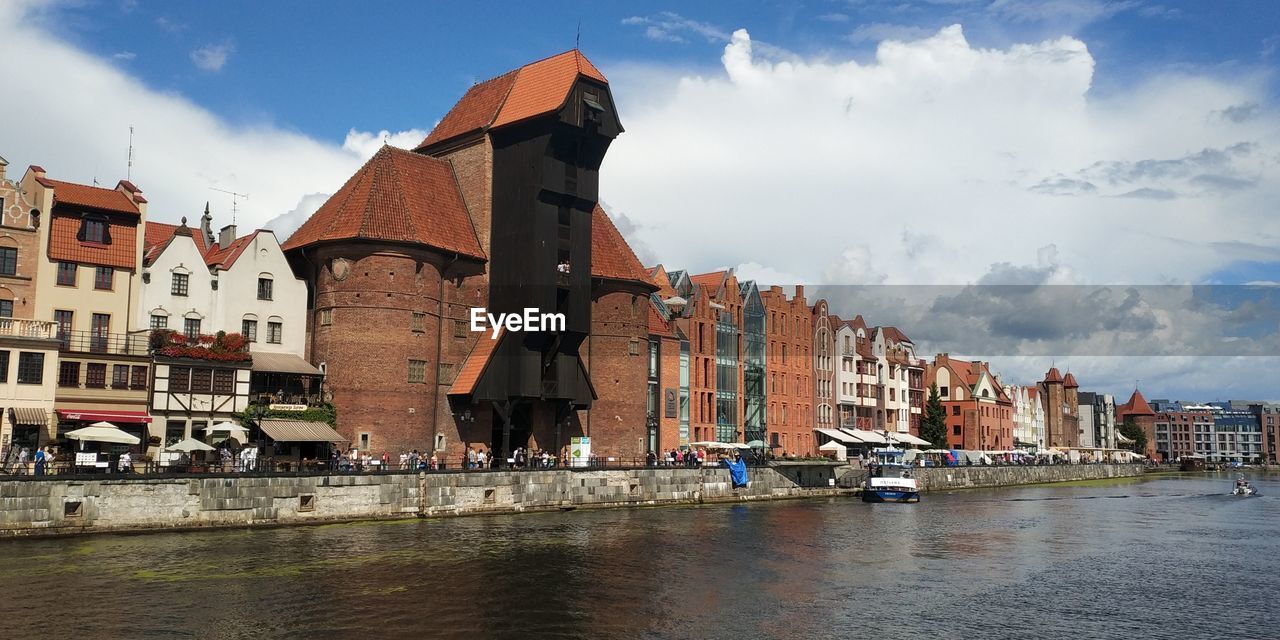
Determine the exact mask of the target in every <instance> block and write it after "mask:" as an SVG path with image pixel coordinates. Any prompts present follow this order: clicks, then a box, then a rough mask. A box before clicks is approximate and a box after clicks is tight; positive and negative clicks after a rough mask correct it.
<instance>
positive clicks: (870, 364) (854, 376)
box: [836, 315, 882, 431]
mask: <svg viewBox="0 0 1280 640" xmlns="http://www.w3.org/2000/svg"><path fill="white" fill-rule="evenodd" d="M836 346H837V348H838V349H839V357H840V366H839V367H838V369H837V370H836V404H837V406H838V408H839V411H840V425H839V426H840V427H841V428H846V429H862V430H866V431H872V430H875V429H878V428H880V427H879V426H878V424H879V422H878V419H877V411H878V410H882V409H881V408H880V374H879V369H880V367H879V364H880V363H879V359H878V358H877V357H876V352H875V348H874V346H873V345H872V337H871V330H870V329H868V328H867V323H866V321H865V320H863V319H862V316H860V315H858V316H854V318H853V319H852V320H845V321H844V322H841V323H840V326H839V327H838V328H837V329H836Z"/></svg>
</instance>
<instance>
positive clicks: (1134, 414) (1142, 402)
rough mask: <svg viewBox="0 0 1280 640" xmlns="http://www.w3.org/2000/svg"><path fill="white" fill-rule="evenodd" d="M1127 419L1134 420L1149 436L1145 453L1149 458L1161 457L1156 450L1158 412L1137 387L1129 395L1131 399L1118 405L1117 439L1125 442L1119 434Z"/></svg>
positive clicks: (1120, 442)
mask: <svg viewBox="0 0 1280 640" xmlns="http://www.w3.org/2000/svg"><path fill="white" fill-rule="evenodd" d="M1126 420H1132V421H1133V423H1134V424H1135V425H1137V427H1138V428H1140V429H1142V431H1143V433H1145V434H1146V436H1147V449H1146V451H1144V452H1143V453H1144V455H1146V456H1147V457H1148V458H1153V459H1157V460H1158V459H1160V455H1159V452H1157V451H1156V427H1155V425H1156V412H1155V410H1153V409H1152V408H1151V405H1150V404H1147V399H1146V398H1144V397H1142V392H1141V391H1138V390H1137V389H1134V390H1133V394H1132V395H1130V396H1129V401H1128V402H1126V403H1124V404H1122V405H1119V406H1117V407H1116V431H1117V435H1116V441H1117V443H1118V444H1123V442H1122V440H1123V437H1122V436H1121V434H1119V430H1120V426H1121V425H1123V424H1124V423H1125V421H1126Z"/></svg>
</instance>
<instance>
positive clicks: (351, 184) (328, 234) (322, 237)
mask: <svg viewBox="0 0 1280 640" xmlns="http://www.w3.org/2000/svg"><path fill="white" fill-rule="evenodd" d="M356 239H360V240H377V241H384V242H398V243H407V244H424V245H428V246H431V247H434V248H436V249H440V250H443V251H449V252H453V253H458V254H461V255H465V256H469V257H472V258H476V259H480V260H483V259H484V257H485V256H484V251H483V250H481V249H480V241H479V240H478V239H477V238H476V230H475V227H474V226H473V225H472V223H471V216H470V215H469V214H468V213H467V207H466V204H465V202H464V201H463V199H462V192H461V191H460V190H459V187H458V181H457V179H456V177H455V176H454V173H453V167H452V165H450V164H449V163H448V162H446V161H444V160H439V159H437V158H432V157H429V156H424V155H420V154H417V153H412V152H409V151H404V150H402V149H397V148H395V147H392V146H384V147H382V149H381V150H379V151H378V153H376V154H374V156H373V157H372V158H370V159H369V161H368V162H366V163H365V165H364V166H363V167H361V168H360V170H359V171H357V172H356V174H355V175H353V176H351V179H349V180H347V183H346V184H344V185H342V188H341V189H339V190H338V192H337V193H335V194H333V196H331V197H330V198H329V199H328V200H327V201H325V203H324V204H323V205H321V207H320V208H319V209H318V210H317V211H316V212H315V213H313V214H312V215H311V217H310V218H308V219H307V221H306V222H304V223H303V224H302V226H301V227H299V228H298V230H297V231H295V232H293V235H292V236H289V239H288V240H286V241H285V242H284V245H283V246H282V247H281V248H282V249H284V250H285V251H289V250H292V249H299V248H302V247H305V246H308V245H312V244H316V243H319V242H331V241H335V240H356Z"/></svg>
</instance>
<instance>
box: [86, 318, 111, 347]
mask: <svg viewBox="0 0 1280 640" xmlns="http://www.w3.org/2000/svg"><path fill="white" fill-rule="evenodd" d="M90 327H91V329H92V331H91V332H90V340H91V342H90V344H89V348H90V349H91V350H92V351H94V352H97V353H100V352H104V351H106V350H107V341H108V339H109V336H110V335H111V315H110V314H106V313H95V314H93V320H92V324H91V325H90Z"/></svg>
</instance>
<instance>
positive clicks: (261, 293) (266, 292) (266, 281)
mask: <svg viewBox="0 0 1280 640" xmlns="http://www.w3.org/2000/svg"><path fill="white" fill-rule="evenodd" d="M258 299H259V300H270V299H271V278H258Z"/></svg>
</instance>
